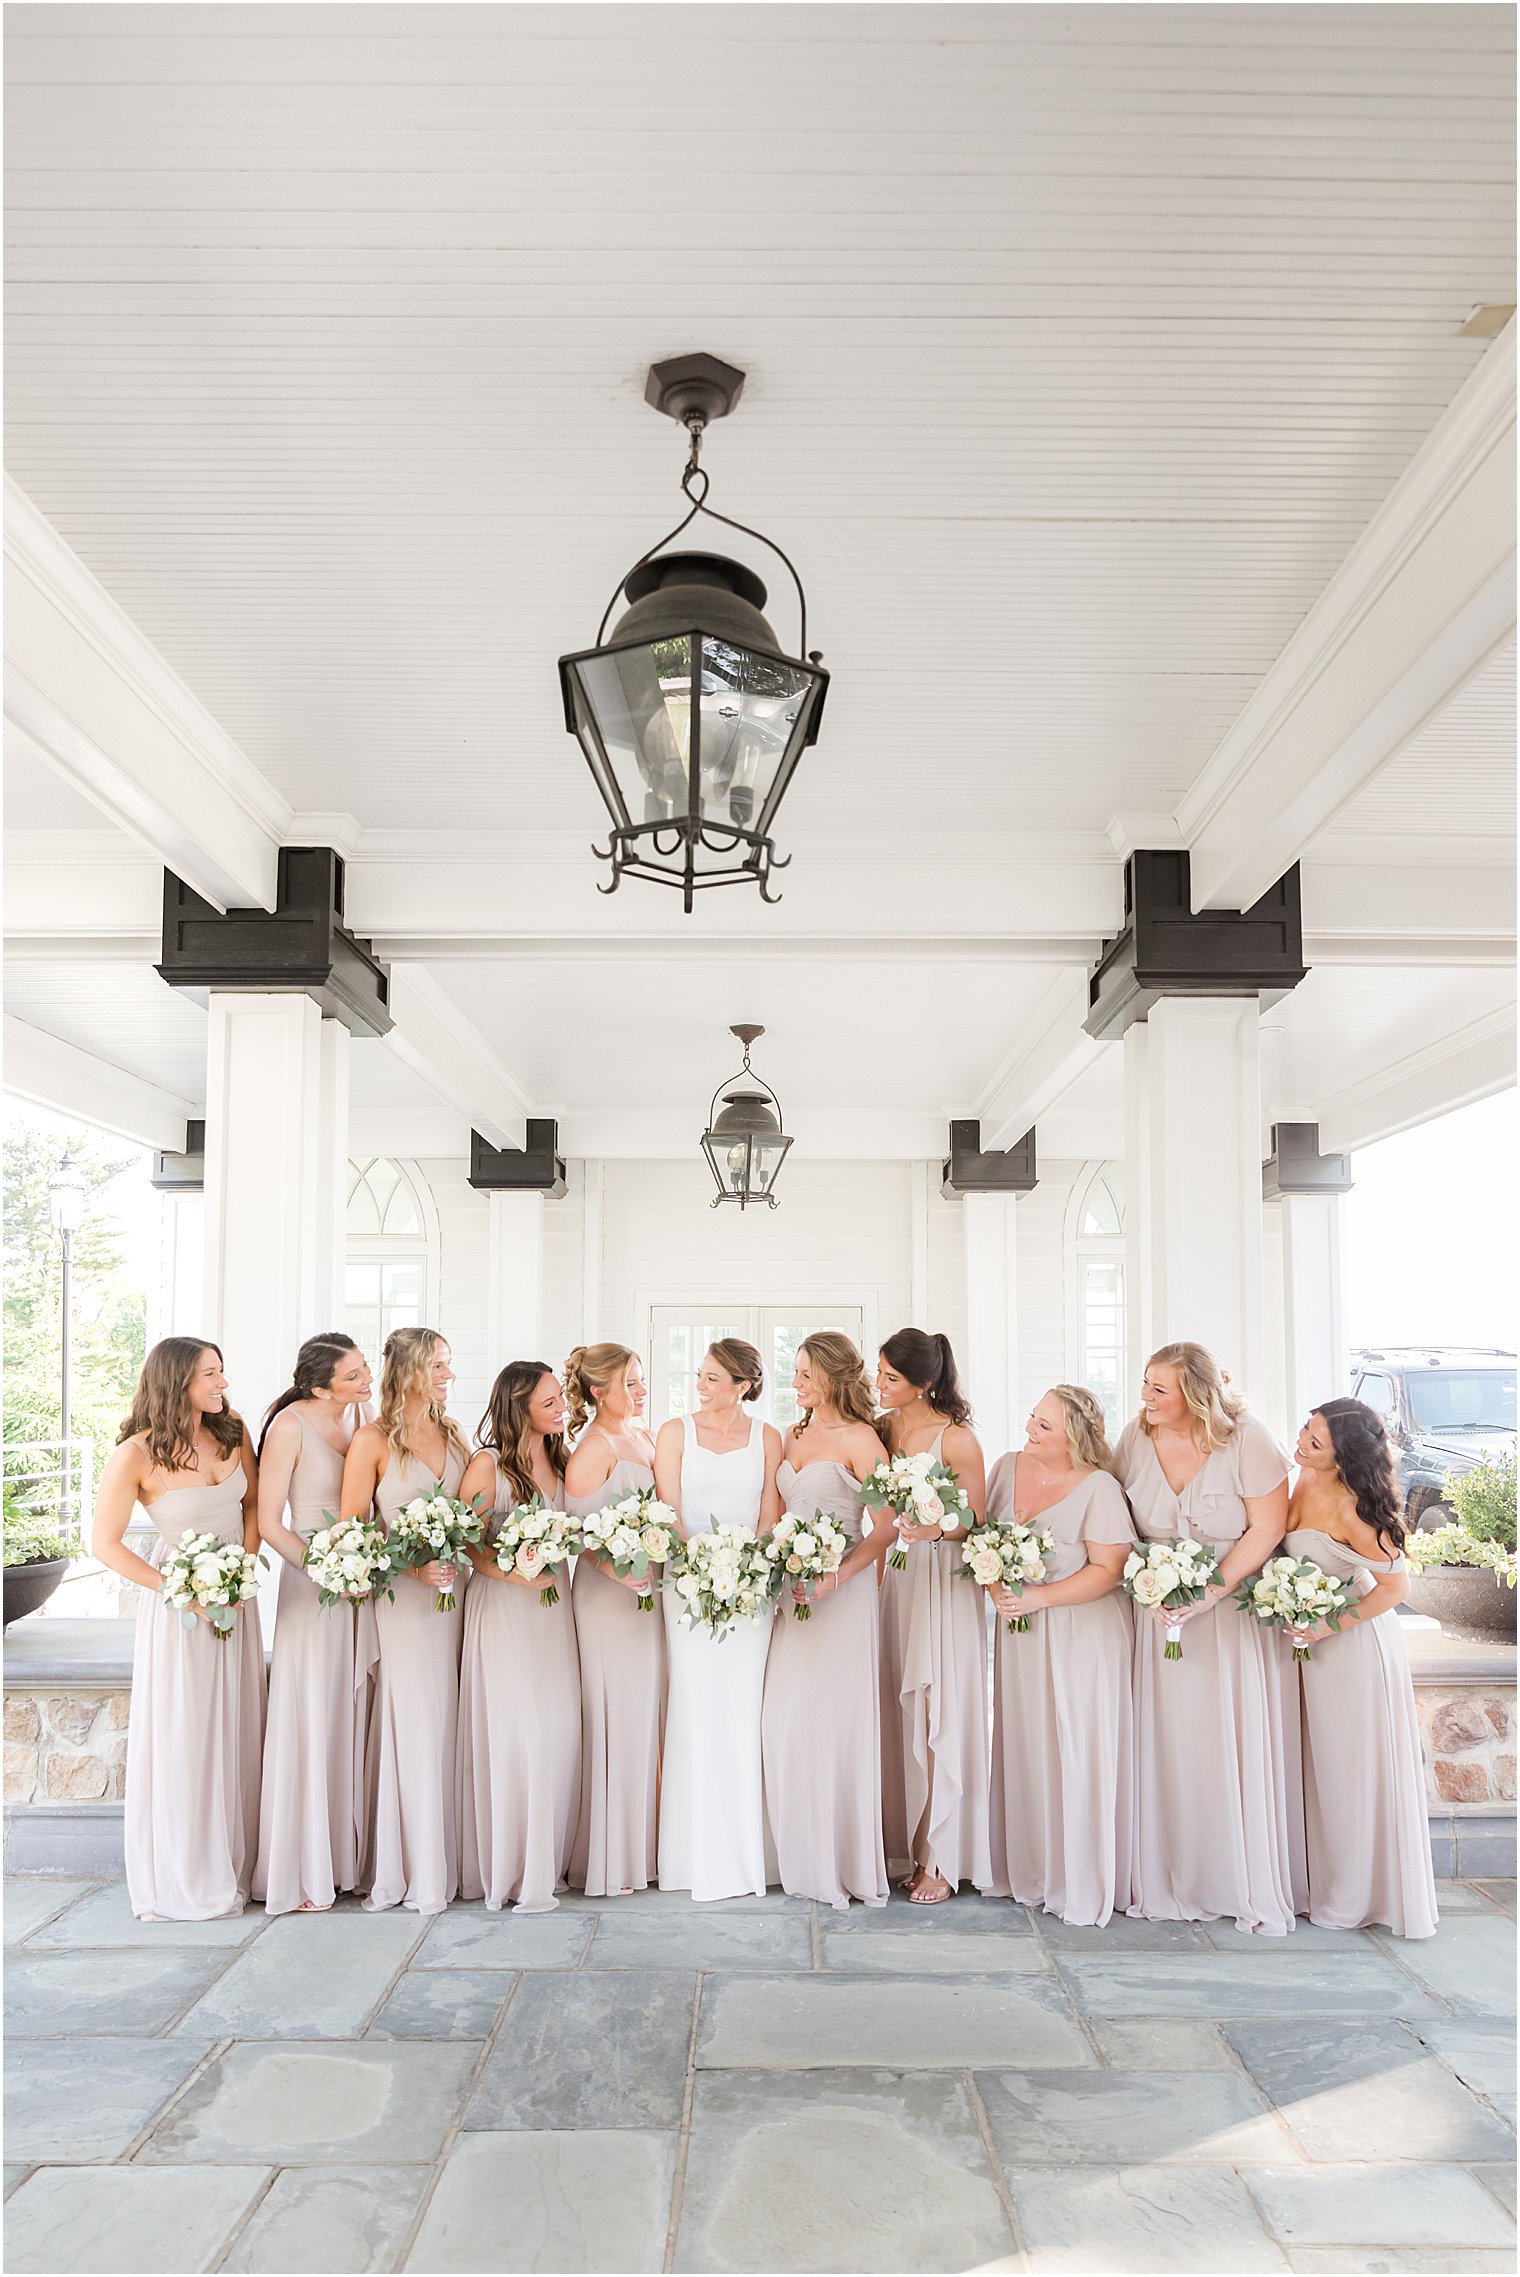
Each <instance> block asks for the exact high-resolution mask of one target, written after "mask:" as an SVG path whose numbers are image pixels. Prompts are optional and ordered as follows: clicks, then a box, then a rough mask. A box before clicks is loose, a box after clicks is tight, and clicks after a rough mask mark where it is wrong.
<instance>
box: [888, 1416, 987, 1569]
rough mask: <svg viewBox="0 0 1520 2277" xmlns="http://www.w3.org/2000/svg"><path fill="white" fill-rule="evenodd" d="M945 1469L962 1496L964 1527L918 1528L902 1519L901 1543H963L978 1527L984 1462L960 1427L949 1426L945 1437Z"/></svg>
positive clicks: (971, 1434)
mask: <svg viewBox="0 0 1520 2277" xmlns="http://www.w3.org/2000/svg"><path fill="white" fill-rule="evenodd" d="M944 1460H945V1468H946V1469H947V1470H952V1471H954V1473H955V1482H956V1485H957V1486H959V1487H960V1488H961V1489H962V1490H963V1491H964V1493H965V1496H966V1500H967V1502H968V1503H969V1505H970V1508H969V1509H968V1510H967V1512H966V1515H965V1520H964V1523H959V1522H958V1523H957V1524H955V1525H942V1526H918V1525H915V1524H914V1522H913V1521H912V1519H911V1518H904V1519H903V1520H902V1521H901V1522H900V1524H899V1527H898V1531H899V1533H900V1534H901V1535H902V1538H903V1540H904V1541H905V1542H963V1541H964V1540H965V1538H966V1535H967V1533H968V1531H969V1529H970V1528H971V1527H973V1526H979V1525H980V1524H981V1522H982V1513H983V1512H984V1510H985V1509H986V1507H987V1458H986V1456H985V1455H984V1454H983V1453H982V1443H981V1441H980V1440H979V1439H978V1438H977V1436H976V1433H975V1432H974V1431H968V1430H967V1429H966V1427H965V1425H964V1424H963V1423H955V1424H952V1425H951V1427H950V1429H949V1430H948V1431H947V1432H946V1433H945V1442H944Z"/></svg>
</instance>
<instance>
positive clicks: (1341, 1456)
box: [1314, 1399, 1409, 1557]
mask: <svg viewBox="0 0 1520 2277" xmlns="http://www.w3.org/2000/svg"><path fill="white" fill-rule="evenodd" d="M1314 1412H1315V1414H1316V1415H1322V1416H1323V1417H1324V1419H1325V1422H1326V1425H1327V1426H1328V1428H1329V1432H1330V1444H1331V1446H1332V1447H1333V1448H1334V1449H1335V1467H1336V1469H1337V1470H1338V1471H1339V1472H1340V1474H1341V1479H1342V1481H1343V1483H1344V1485H1345V1487H1346V1490H1347V1492H1348V1493H1350V1494H1352V1495H1353V1496H1354V1497H1355V1499H1356V1514H1357V1516H1358V1518H1360V1519H1361V1521H1362V1523H1363V1525H1364V1526H1370V1527H1371V1528H1372V1530H1373V1532H1374V1533H1375V1534H1376V1535H1377V1537H1378V1539H1379V1541H1382V1542H1387V1543H1388V1544H1389V1546H1390V1547H1391V1549H1392V1551H1393V1554H1394V1556H1395V1557H1398V1556H1400V1555H1401V1554H1402V1552H1403V1548H1404V1544H1405V1542H1406V1541H1407V1540H1408V1538H1409V1528H1408V1527H1407V1526H1406V1525H1405V1523H1404V1511H1403V1506H1402V1503H1401V1502H1400V1499H1399V1481H1398V1473H1397V1472H1396V1470H1395V1469H1394V1463H1393V1449H1392V1448H1391V1447H1390V1446H1389V1444H1388V1433H1387V1431H1386V1430H1385V1429H1384V1427H1383V1420H1382V1417H1381V1416H1379V1415H1374V1413H1373V1411H1372V1409H1371V1408H1370V1407H1368V1406H1367V1405H1366V1404H1365V1402H1364V1401H1362V1400H1359V1399H1327V1400H1326V1401H1325V1402H1324V1403H1323V1405H1322V1406H1320V1407H1317V1408H1316V1409H1315V1410H1314Z"/></svg>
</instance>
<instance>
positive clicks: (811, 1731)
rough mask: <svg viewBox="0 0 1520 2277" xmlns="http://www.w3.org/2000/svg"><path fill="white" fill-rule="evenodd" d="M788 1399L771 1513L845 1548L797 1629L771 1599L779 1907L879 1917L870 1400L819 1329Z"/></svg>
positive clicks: (881, 1884) (843, 1339)
mask: <svg viewBox="0 0 1520 2277" xmlns="http://www.w3.org/2000/svg"><path fill="white" fill-rule="evenodd" d="M792 1388H793V1389H794V1391H795V1392H796V1394H797V1404H798V1406H799V1407H800V1408H801V1410H802V1418H801V1421H800V1422H798V1423H795V1424H794V1425H793V1426H792V1429H791V1430H790V1431H789V1432H788V1434H787V1437H786V1440H785V1444H784V1452H783V1454H782V1458H781V1466H780V1469H779V1470H778V1471H777V1473H776V1486H777V1490H778V1492H779V1494H780V1496H781V1501H782V1504H783V1506H784V1508H786V1509H787V1510H792V1511H796V1512H797V1513H798V1514H799V1515H801V1516H803V1517H808V1518H810V1517H811V1516H812V1515H813V1513H814V1511H816V1510H821V1511H823V1513H824V1515H825V1516H826V1517H829V1518H832V1519H833V1520H834V1521H835V1523H836V1524H837V1525H839V1526H840V1527H842V1528H843V1530H844V1531H845V1533H847V1534H848V1535H849V1536H850V1539H851V1544H852V1546H851V1548H850V1549H849V1550H848V1551H847V1552H846V1554H845V1558H844V1561H843V1563H842V1564H841V1566H840V1568H839V1571H838V1573H837V1574H835V1575H834V1576H833V1577H832V1578H829V1577H825V1578H824V1579H822V1580H820V1581H819V1582H818V1583H817V1584H816V1585H815V1594H814V1597H813V1600H812V1612H811V1617H810V1618H809V1619H808V1620H806V1621H798V1620H795V1619H794V1618H793V1616H792V1597H791V1596H790V1595H788V1594H787V1593H786V1592H785V1591H783V1593H782V1597H781V1602H780V1610H779V1612H778V1614H777V1617H776V1623H775V1626H774V1628H773V1629H772V1631H771V1644H770V1655H769V1658H768V1659H767V1661H766V1665H765V1700H764V1705H763V1708H762V1710H761V1719H760V1733H761V1745H762V1753H763V1757H764V1766H765V1807H766V1811H767V1814H768V1816H769V1819H770V1825H771V1833H772V1835H773V1836H774V1838H775V1844H776V1857H777V1861H778V1864H779V1867H780V1876H781V1887H782V1888H783V1889H784V1890H785V1891H786V1892H787V1893H788V1895H789V1896H791V1897H806V1898H817V1899H818V1900H819V1901H820V1903H822V1904H824V1905H831V1906H835V1907H837V1908H843V1907H846V1906H848V1904H849V1902H850V1900H851V1898H852V1897H853V1898H862V1899H864V1901H865V1903H866V1904H867V1905H885V1904H886V1902H887V1862H886V1857H885V1854H884V1851H883V1848H882V1835H881V1703H880V1697H879V1692H878V1685H879V1681H880V1679H879V1672H878V1669H877V1648H876V1632H877V1606H876V1597H877V1591H876V1569H877V1566H878V1564H879V1562H880V1558H881V1554H882V1553H881V1543H882V1541H883V1540H884V1539H885V1535H884V1533H883V1534H881V1535H878V1537H877V1538H876V1539H875V1540H873V1539H872V1537H871V1535H870V1534H868V1533H863V1532H862V1519H861V1508H860V1502H859V1499H858V1490H859V1488H860V1487H861V1485H862V1484H863V1483H864V1481H865V1480H866V1479H867V1478H869V1477H870V1475H871V1472H872V1471H873V1470H874V1469H875V1467H876V1465H877V1464H878V1463H879V1462H880V1461H881V1439H880V1437H879V1436H878V1433H877V1428H876V1420H875V1402H874V1401H873V1399H872V1397H871V1387H870V1385H869V1383H868V1382H867V1380H866V1373H865V1362H864V1361H863V1360H862V1359H861V1356H860V1354H859V1353H858V1352H857V1351H856V1349H855V1347H854V1345H853V1344H852V1343H851V1342H850V1340H849V1338H848V1337H847V1336H840V1335H838V1334H836V1333H835V1332H834V1331H833V1330H832V1329H826V1330H820V1332H819V1333H818V1334H817V1335H814V1336H807V1337H804V1338H803V1340H802V1343H801V1345H800V1346H799V1347H798V1352H797V1372H796V1374H795V1375H794V1376H793V1378H792ZM760 1531H761V1532H762V1533H767V1532H768V1531H769V1525H768V1524H764V1523H762V1525H761V1528H760ZM795 1594H796V1595H797V1597H798V1598H801V1596H802V1595H803V1592H802V1591H801V1590H798V1591H797V1592H796V1593H795Z"/></svg>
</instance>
